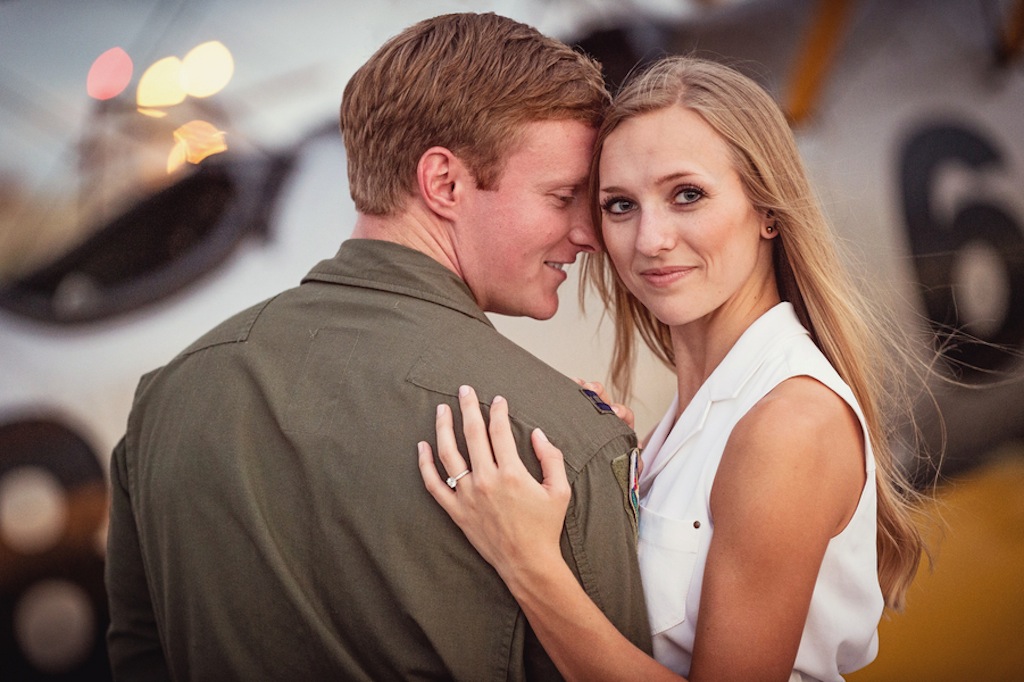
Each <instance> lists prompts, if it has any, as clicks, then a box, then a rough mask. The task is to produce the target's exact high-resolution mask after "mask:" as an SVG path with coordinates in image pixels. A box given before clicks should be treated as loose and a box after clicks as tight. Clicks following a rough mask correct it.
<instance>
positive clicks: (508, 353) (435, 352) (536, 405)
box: [407, 325, 635, 469]
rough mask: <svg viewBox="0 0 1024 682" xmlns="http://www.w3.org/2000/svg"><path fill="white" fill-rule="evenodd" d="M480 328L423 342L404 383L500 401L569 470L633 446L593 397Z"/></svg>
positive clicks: (622, 427)
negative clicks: (558, 453)
mask: <svg viewBox="0 0 1024 682" xmlns="http://www.w3.org/2000/svg"><path fill="white" fill-rule="evenodd" d="M480 327H483V325H478V326H477V328H476V329H475V330H473V331H472V332H470V333H460V331H461V330H459V329H448V333H446V334H444V335H443V336H438V337H435V338H433V339H431V340H430V341H428V342H427V343H426V344H425V345H424V348H423V349H422V354H421V355H420V358H419V361H418V362H417V363H416V364H415V365H414V366H413V368H412V370H411V371H410V374H409V376H408V377H407V380H408V381H410V382H412V383H414V384H417V385H418V386H420V387H422V388H425V389H428V390H430V391H433V392H437V393H441V394H444V395H449V396H453V397H454V396H455V395H456V392H457V391H458V387H459V386H460V385H462V384H468V385H470V386H472V387H473V388H474V389H476V391H477V394H478V395H479V396H480V400H481V401H482V402H484V403H489V402H490V401H491V400H492V399H493V398H494V396H496V395H501V396H503V397H504V398H505V399H506V400H508V403H509V413H510V415H511V417H512V420H513V422H514V425H516V426H518V427H519V428H520V429H522V430H524V431H527V432H528V431H531V430H533V429H534V428H536V427H540V428H542V429H543V430H544V432H545V433H546V434H547V435H548V437H549V438H551V439H552V441H553V442H555V443H556V444H557V445H559V446H560V447H562V448H563V450H564V451H565V456H566V463H567V464H568V465H569V466H570V467H572V468H577V469H578V468H579V467H582V466H583V465H585V463H586V461H587V460H588V459H589V457H591V456H592V455H593V454H594V453H596V452H597V451H598V450H600V449H602V448H604V447H606V446H608V445H609V444H612V443H613V442H614V443H620V444H621V445H620V446H619V449H628V448H629V447H631V443H634V444H635V434H634V433H633V432H632V431H631V430H630V429H629V428H628V427H627V426H626V425H625V423H623V422H622V420H620V419H619V418H618V417H616V416H615V414H614V413H613V412H612V411H611V408H610V407H609V406H607V405H605V404H604V403H602V402H601V401H600V400H599V399H598V398H597V396H596V395H593V394H591V393H589V392H588V391H585V390H583V389H582V388H580V386H578V385H577V384H576V383H575V382H574V381H572V380H571V379H569V378H568V377H566V376H565V375H564V374H562V373H561V372H559V371H557V370H556V369H554V368H553V367H551V366H550V365H548V364H546V363H545V362H544V361H542V360H540V359H539V358H537V357H536V356H535V355H533V354H532V353H530V352H529V351H527V350H526V349H524V348H522V347H521V346H519V345H517V344H516V343H514V342H513V341H511V340H510V339H508V338H506V337H504V336H502V335H501V334H500V333H498V332H497V331H496V330H495V329H493V328H489V327H488V328H486V329H481V328H480Z"/></svg>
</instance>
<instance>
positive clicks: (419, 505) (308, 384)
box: [107, 240, 650, 681]
mask: <svg viewBox="0 0 1024 682" xmlns="http://www.w3.org/2000/svg"><path fill="white" fill-rule="evenodd" d="M460 384H470V385H472V386H474V387H475V388H476V389H477V391H478V393H479V396H480V400H481V403H482V404H484V405H485V406H486V405H488V404H489V403H490V401H491V399H492V398H493V397H494V396H495V395H498V394H500V395H503V396H505V397H506V398H507V399H508V401H509V406H510V411H511V416H512V421H513V429H514V432H515V435H516V439H517V441H518V442H519V445H520V448H521V449H522V450H524V451H526V452H528V453H530V452H531V450H530V446H529V442H530V441H529V434H530V431H531V430H532V429H533V428H534V427H536V426H543V428H544V430H545V432H546V433H547V434H548V437H549V438H550V439H551V441H552V442H553V443H555V444H556V445H558V446H559V447H560V448H562V450H563V452H564V453H565V463H566V469H567V472H568V476H569V481H570V483H571V485H572V491H573V495H572V501H571V503H570V506H569V511H568V515H567V519H566V524H565V529H564V532H563V535H562V550H563V553H564V555H565V558H566V561H567V562H568V563H569V565H570V567H571V568H572V570H573V571H574V573H575V574H576V575H577V576H578V577H579V579H580V581H581V582H582V584H583V586H584V587H585V589H586V591H587V593H588V594H589V595H590V596H591V598H592V599H594V601H595V602H596V603H597V604H598V605H599V606H600V607H601V609H602V610H603V611H604V612H605V613H606V614H607V615H608V617H609V618H610V619H611V620H612V622H613V623H614V624H615V625H616V626H617V627H618V628H619V629H620V630H622V631H623V632H624V633H625V634H626V636H627V637H629V639H631V640H632V641H633V642H635V643H636V644H637V645H638V646H640V647H641V648H642V649H644V650H645V651H650V635H649V631H648V624H647V615H646V611H645V606H644V600H643V594H642V591H641V586H640V574H639V569H638V566H637V559H636V548H635V539H634V535H633V533H634V526H633V523H634V522H635V517H633V516H632V515H631V514H632V510H631V508H630V505H629V504H628V502H625V503H624V500H627V499H628V498H627V497H626V495H627V493H628V491H626V490H624V488H623V485H622V484H621V482H620V481H619V480H618V479H617V478H616V476H615V475H614V474H613V466H612V462H613V460H615V459H616V458H621V457H622V456H623V455H625V454H627V453H629V452H630V451H631V450H632V449H633V448H634V447H635V445H636V438H635V436H634V434H633V433H632V432H631V431H630V430H629V429H628V428H626V426H625V425H624V424H623V423H622V422H621V421H620V420H619V419H618V418H616V417H615V416H614V415H611V414H608V413H607V411H602V410H600V409H599V408H598V407H597V406H595V404H594V402H592V401H590V400H588V399H587V397H586V396H585V395H583V394H582V393H581V391H580V390H579V388H578V387H577V386H576V385H575V384H574V383H573V382H572V381H570V380H569V379H567V378H565V377H563V376H562V375H561V374H559V373H558V372H556V371H555V370H553V369H551V368H549V367H548V366H546V365H544V364H543V363H542V362H540V361H539V360H537V359H536V358H534V357H533V356H531V355H530V354H528V353H527V352H526V351H524V350H523V349H521V348H519V347H518V346H516V345H515V344H513V343H512V342H510V341H508V340H507V339H505V338H504V337H502V336H501V335H499V334H498V333H497V331H496V330H495V329H494V328H493V326H492V325H491V323H490V321H489V320H488V319H487V317H486V316H485V315H484V313H483V312H482V311H481V310H480V309H479V307H478V306H477V305H476V303H475V302H474V300H473V297H472V295H471V293H470V291H469V289H468V287H467V286H466V285H465V283H464V282H462V281H461V280H460V279H459V278H458V277H457V276H456V275H455V274H454V273H452V272H450V271H449V270H447V269H446V268H444V267H443V266H441V265H440V264H438V263H437V262H435V261H433V260H432V259H430V258H428V257H427V256H425V255H423V254H421V253H419V252H416V251H412V250H410V249H407V248H404V247H402V246H398V245H396V244H391V243H387V242H380V241H370V240H350V241H348V242H346V243H345V244H344V245H343V246H342V248H341V250H340V251H339V253H338V255H337V256H336V257H334V258H333V259H329V260H325V261H323V262H321V263H319V264H318V265H317V266H316V267H315V268H314V269H313V270H312V271H311V272H310V273H309V275H308V276H307V277H306V278H305V279H304V280H303V282H302V284H301V285H300V286H298V287H296V288H294V289H291V290H288V291H286V292H284V293H281V294H279V295H278V296H276V297H274V298H272V299H271V300H269V301H266V302H263V303H261V304H259V305H257V306H255V307H253V308H250V309H249V310H246V311H244V312H242V313H240V314H238V315H236V316H234V317H233V318H231V319H229V320H227V321H226V322H224V323H222V324H221V325H219V326H218V327H216V328H215V329H213V330H212V331H211V332H209V333H208V334H206V335H205V336H204V337H202V338H201V339H200V340H199V341H197V342H196V343H194V344H193V345H192V346H191V347H189V348H188V349H186V350H185V351H184V352H182V353H181V354H180V355H179V356H178V357H177V358H175V359H174V360H173V361H172V362H170V363H169V364H168V365H166V366H165V367H163V368H160V369H158V370H156V371H154V372H152V373H150V374H147V375H146V376H144V377H143V378H142V380H141V381H140V383H139V387H138V391H137V393H136V397H135V403H134V406H133V409H132V412H131V415H130V417H129V419H128V427H127V432H126V434H125V436H124V438H123V439H122V441H121V442H120V443H119V444H118V446H117V447H116V448H115V450H114V455H113V460H112V463H111V483H112V503H111V518H110V533H109V540H108V542H109V547H108V560H107V587H108V591H109V595H110V615H111V625H110V630H109V633H108V644H109V651H110V657H111V662H112V666H113V670H114V674H115V679H118V680H130V679H140V680H157V679H165V678H171V679H180V680H185V679H188V680H199V679H205V680H218V681H222V680H328V679H330V680H409V679H459V680H523V679H551V678H557V672H556V671H555V669H554V667H553V665H552V664H551V662H550V660H549V659H548V658H547V656H546V655H545V654H544V652H543V650H542V649H540V647H539V645H538V644H537V642H536V639H535V637H534V636H533V635H532V632H531V631H530V629H529V626H528V623H527V622H526V619H525V617H524V616H523V613H522V611H521V610H520V609H519V607H518V605H517V604H516V602H515V600H514V599H513V598H512V596H511V595H510V594H509V592H508V590H507V589H506V588H505V586H504V585H503V583H502V581H501V580H500V578H499V577H498V575H497V573H496V572H495V571H494V570H493V569H492V568H491V567H490V566H488V565H487V563H486V562H484V561H483V559H481V558H480V556H479V555H478V554H477V552H476V551H475V550H474V549H473V547H472V546H471V545H470V544H469V543H468V542H467V541H466V539H465V537H464V536H463V534H462V532H461V531H460V530H459V529H458V527H457V526H456V525H455V524H454V523H453V522H452V521H451V520H450V519H449V518H448V516H447V515H446V514H445V512H444V511H443V510H442V509H441V507H440V506H439V505H438V504H437V503H436V502H435V501H434V500H433V499H432V498H431V497H430V495H429V494H428V493H427V491H426V490H425V489H424V487H423V482H422V480H421V479H420V473H419V469H418V467H417V459H416V443H417V441H419V440H423V439H428V440H432V439H433V433H434V415H435V409H436V406H437V404H438V403H441V402H445V403H448V404H449V405H452V406H453V407H455V412H456V414H458V407H457V402H458V401H457V397H456V394H457V391H458V387H459V385H460ZM457 426H458V425H457ZM463 448H464V444H463ZM524 459H525V460H526V462H527V465H528V466H529V467H530V469H531V471H533V472H534V473H535V475H537V476H538V478H539V476H540V471H539V467H538V466H537V463H536V461H535V458H534V456H533V455H532V454H528V455H527V456H526V457H525V458H524ZM619 464H621V460H620V462H619Z"/></svg>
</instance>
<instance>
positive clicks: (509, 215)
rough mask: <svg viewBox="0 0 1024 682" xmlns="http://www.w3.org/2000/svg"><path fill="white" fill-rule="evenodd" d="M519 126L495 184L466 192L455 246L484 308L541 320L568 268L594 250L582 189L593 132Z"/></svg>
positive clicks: (571, 125) (547, 124)
mask: <svg viewBox="0 0 1024 682" xmlns="http://www.w3.org/2000/svg"><path fill="white" fill-rule="evenodd" d="M523 132H524V135H523V138H522V142H521V143H520V144H519V145H518V146H517V147H516V148H515V149H514V150H513V151H512V153H511V155H510V156H509V158H508V160H507V162H506V164H505V167H504V170H503V172H502V174H501V177H500V178H499V180H498V184H497V188H496V189H494V190H480V189H477V188H475V187H472V188H470V189H469V190H468V191H467V194H466V196H465V204H464V209H463V212H462V213H461V214H460V223H461V225H460V228H459V230H458V234H457V235H456V241H457V243H456V249H457V257H458V261H459V266H460V270H461V274H462V278H463V279H464V280H465V281H466V284H468V285H469V288H470V290H471V291H472V292H473V295H474V297H475V298H476V300H477V303H478V304H479V305H480V307H481V308H482V309H483V310H485V311H487V312H495V313H500V314H503V315H526V316H529V317H533V318H536V319H538V320H546V319H548V318H549V317H551V316H552V315H554V314H555V312H556V311H557V310H558V286H559V285H560V284H561V283H562V282H564V281H565V279H566V277H568V274H567V273H566V271H565V270H566V268H567V267H568V266H569V264H571V263H573V262H574V261H575V260H576V255H577V254H578V253H579V252H581V251H595V250H597V248H598V246H597V239H596V237H595V235H594V229H593V226H592V224H591V221H590V211H589V206H588V198H587V195H586V187H587V174H588V171H589V166H590V153H591V149H592V147H593V144H594V138H595V134H596V133H595V131H594V129H593V128H591V127H590V126H588V125H586V124H584V123H581V122H578V121H568V120H562V121H538V122H534V123H528V124H526V126H525V127H524V129H523Z"/></svg>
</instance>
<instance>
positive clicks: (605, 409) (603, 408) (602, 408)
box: [580, 388, 615, 414]
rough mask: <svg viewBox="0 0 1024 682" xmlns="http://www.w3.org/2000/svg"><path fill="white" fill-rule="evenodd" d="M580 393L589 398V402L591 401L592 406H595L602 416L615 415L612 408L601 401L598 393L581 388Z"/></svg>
mask: <svg viewBox="0 0 1024 682" xmlns="http://www.w3.org/2000/svg"><path fill="white" fill-rule="evenodd" d="M580 393H582V394H583V395H585V396H587V400H589V401H590V402H591V404H592V405H593V406H594V409H596V410H597V411H598V412H600V413H601V414H615V412H614V410H612V406H611V405H609V404H608V403H606V402H605V401H603V400H601V398H600V396H598V395H597V393H595V392H594V391H591V390H589V389H586V388H581V389H580Z"/></svg>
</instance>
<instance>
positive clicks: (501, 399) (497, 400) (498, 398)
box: [491, 395, 505, 405]
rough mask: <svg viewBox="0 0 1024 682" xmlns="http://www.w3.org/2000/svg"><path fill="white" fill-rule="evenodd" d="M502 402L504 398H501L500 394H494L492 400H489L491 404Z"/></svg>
mask: <svg viewBox="0 0 1024 682" xmlns="http://www.w3.org/2000/svg"><path fill="white" fill-rule="evenodd" d="M503 402H505V399H504V398H502V397H501V396H500V395H496V396H494V400H492V401H491V405H497V404H498V403H503Z"/></svg>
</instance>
